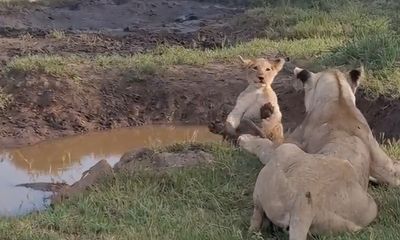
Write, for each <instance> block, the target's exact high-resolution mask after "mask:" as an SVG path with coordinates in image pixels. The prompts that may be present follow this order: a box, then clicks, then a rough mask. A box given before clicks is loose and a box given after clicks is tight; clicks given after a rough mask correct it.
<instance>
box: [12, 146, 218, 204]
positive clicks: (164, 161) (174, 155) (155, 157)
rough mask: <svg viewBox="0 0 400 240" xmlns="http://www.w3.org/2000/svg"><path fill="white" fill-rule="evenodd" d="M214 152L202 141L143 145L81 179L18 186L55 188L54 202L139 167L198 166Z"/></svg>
mask: <svg viewBox="0 0 400 240" xmlns="http://www.w3.org/2000/svg"><path fill="white" fill-rule="evenodd" d="M213 162H214V156H213V155H212V154H210V153H208V152H205V151H203V148H202V146H201V145H189V146H188V147H187V149H183V150H182V151H179V152H171V151H163V152H156V151H154V150H152V149H149V148H142V149H138V150H133V151H130V152H127V153H125V154H124V155H123V156H122V157H121V159H120V161H119V162H117V163H116V164H115V166H114V167H112V166H111V165H110V164H109V163H108V162H107V161H106V160H100V161H99V162H97V163H96V164H95V165H93V166H92V167H90V168H89V169H88V170H87V171H85V172H84V173H83V174H82V177H81V179H80V180H78V181H76V182H75V183H73V184H71V185H69V184H66V183H46V182H38V183H24V184H18V185H17V187H25V188H31V189H34V190H38V191H46V192H53V195H52V196H51V203H52V204H58V203H60V202H62V201H64V200H66V199H69V198H71V197H73V196H75V195H78V194H81V193H82V192H84V191H86V190H88V189H90V188H93V187H96V185H98V184H100V183H102V182H103V181H104V180H105V179H107V178H109V177H113V176H114V174H118V173H122V174H127V175H132V174H135V173H136V172H138V171H144V170H155V171H156V172H163V171H168V170H170V169H174V168H183V167H185V168H187V167H194V166H197V165H201V164H212V163H213Z"/></svg>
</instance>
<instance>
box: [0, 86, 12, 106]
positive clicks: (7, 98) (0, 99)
mask: <svg viewBox="0 0 400 240" xmlns="http://www.w3.org/2000/svg"><path fill="white" fill-rule="evenodd" d="M11 101H12V97H11V95H10V94H7V93H6V92H5V91H4V89H3V88H0V110H4V109H6V108H7V107H8V105H9V104H10V103H11Z"/></svg>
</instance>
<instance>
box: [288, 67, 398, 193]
mask: <svg viewBox="0 0 400 240" xmlns="http://www.w3.org/2000/svg"><path fill="white" fill-rule="evenodd" d="M294 72H295V75H296V77H297V78H298V79H299V80H301V82H302V83H303V86H304V94H305V96H304V104H305V108H306V117H305V119H304V120H303V122H302V123H301V124H300V125H299V126H298V127H297V128H296V129H295V130H294V131H293V133H292V134H291V135H290V136H289V137H288V139H287V142H292V143H296V144H297V145H298V146H299V147H300V148H302V149H303V150H304V151H305V152H307V153H319V154H324V155H329V156H333V157H337V158H340V159H346V160H348V161H349V162H350V163H351V164H352V166H353V167H354V169H355V171H356V174H357V178H358V180H359V183H360V184H361V186H362V187H363V188H364V189H367V187H368V179H369V176H372V177H374V178H376V179H377V180H378V182H381V183H387V184H389V185H393V186H398V185H399V184H400V165H399V163H398V162H397V161H393V160H392V159H391V158H390V157H389V156H388V155H387V154H386V153H385V152H384V151H383V150H382V149H381V147H380V146H379V144H378V142H377V141H376V139H375V138H374V136H373V135H372V132H371V129H370V127H369V125H368V123H367V121H366V119H365V118H364V116H363V115H362V113H361V112H360V110H359V109H358V108H357V107H356V104H355V95H354V94H355V91H356V89H357V87H358V86H359V84H360V81H361V79H362V78H363V75H364V72H363V69H362V68H361V69H353V70H351V71H350V72H348V73H346V74H344V73H342V72H340V71H338V70H328V71H323V72H319V73H312V72H310V71H308V70H303V69H300V68H296V69H295V70H294Z"/></svg>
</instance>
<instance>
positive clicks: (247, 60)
mask: <svg viewBox="0 0 400 240" xmlns="http://www.w3.org/2000/svg"><path fill="white" fill-rule="evenodd" d="M239 59H240V61H241V62H242V64H243V66H245V67H249V66H250V65H251V64H252V63H253V61H251V60H250V59H244V58H242V56H240V55H239Z"/></svg>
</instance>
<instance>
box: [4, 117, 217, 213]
mask: <svg viewBox="0 0 400 240" xmlns="http://www.w3.org/2000/svg"><path fill="white" fill-rule="evenodd" d="M217 140H219V137H218V136H216V135H213V134H211V133H209V132H208V129H207V128H206V127H200V126H163V125H159V126H144V127H138V128H133V129H119V130H113V131H108V132H101V133H90V134H86V135H81V136H76V137H68V138H64V139H60V140H55V141H48V142H43V143H40V144H37V145H33V146H28V147H24V148H17V149H7V150H0V216H13V215H20V214H25V213H28V212H30V211H33V210H36V209H37V210H40V209H42V208H44V207H45V206H46V205H47V204H48V201H47V200H46V198H47V197H49V196H50V193H45V192H41V191H35V190H31V189H27V188H23V187H15V185H16V184H20V183H27V182H67V183H73V182H75V181H76V180H78V179H79V178H80V177H81V175H82V173H83V172H84V171H86V170H87V169H89V168H90V167H91V166H93V165H94V164H95V163H96V162H98V161H99V160H101V159H106V160H107V161H108V162H109V163H110V164H111V165H113V164H115V163H116V162H117V161H118V160H119V158H120V157H121V155H122V154H123V153H124V152H126V151H129V150H131V149H134V148H139V147H144V146H163V145H168V144H172V143H176V142H183V141H196V142H205V141H217Z"/></svg>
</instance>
